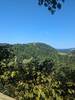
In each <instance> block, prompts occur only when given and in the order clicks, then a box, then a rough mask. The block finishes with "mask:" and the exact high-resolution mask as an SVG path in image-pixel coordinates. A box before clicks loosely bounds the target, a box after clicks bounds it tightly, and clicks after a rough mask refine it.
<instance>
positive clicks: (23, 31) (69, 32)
mask: <svg viewBox="0 0 75 100" xmlns="http://www.w3.org/2000/svg"><path fill="white" fill-rule="evenodd" d="M31 42H43V43H47V44H49V45H51V46H53V47H54V48H75V0H65V3H64V5H63V7H62V9H61V10H57V11H56V13H55V14H54V15H51V14H50V12H49V11H48V10H47V8H46V7H44V6H39V5H38V0H0V43H12V44H14V43H31Z"/></svg>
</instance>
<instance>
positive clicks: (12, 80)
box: [0, 43, 75, 100]
mask: <svg viewBox="0 0 75 100" xmlns="http://www.w3.org/2000/svg"><path fill="white" fill-rule="evenodd" d="M43 49H44V50H43ZM26 51H28V52H26ZM35 51H36V52H35ZM74 53H75V52H74V49H73V51H72V50H71V52H69V53H68V52H65V53H64V52H61V51H59V50H56V49H54V48H53V47H51V46H49V45H46V44H44V43H35V44H34V43H30V44H16V45H9V44H6V45H2V44H1V45H0V92H2V93H4V94H6V95H9V96H11V97H13V98H15V99H16V100H74V98H75V77H74V76H75V55H74ZM28 54H29V57H26V56H28ZM39 54H40V56H39V57H38V55H39ZM48 54H49V55H48ZM34 55H35V56H34ZM41 56H42V57H41ZM39 58H40V59H39Z"/></svg>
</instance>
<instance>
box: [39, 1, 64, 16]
mask: <svg viewBox="0 0 75 100" xmlns="http://www.w3.org/2000/svg"><path fill="white" fill-rule="evenodd" d="M63 2H64V0H38V3H39V5H44V6H45V7H47V8H48V10H49V11H50V12H51V13H52V14H54V12H55V11H56V10H57V9H61V7H62V3H63Z"/></svg>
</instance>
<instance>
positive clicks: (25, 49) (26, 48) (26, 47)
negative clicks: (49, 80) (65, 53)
mask: <svg viewBox="0 0 75 100" xmlns="http://www.w3.org/2000/svg"><path fill="white" fill-rule="evenodd" d="M13 50H14V52H15V55H16V56H17V57H18V58H21V59H24V58H30V57H35V58H36V57H37V58H40V59H43V58H45V57H54V58H56V56H57V50H56V49H54V48H53V47H51V46H49V45H47V44H44V43H29V44H15V45H13Z"/></svg>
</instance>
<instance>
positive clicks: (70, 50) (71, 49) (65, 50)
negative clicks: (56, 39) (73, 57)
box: [58, 48, 75, 53]
mask: <svg viewBox="0 0 75 100" xmlns="http://www.w3.org/2000/svg"><path fill="white" fill-rule="evenodd" d="M73 50H75V48H69V49H58V51H59V52H63V53H70V52H72V51H73Z"/></svg>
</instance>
